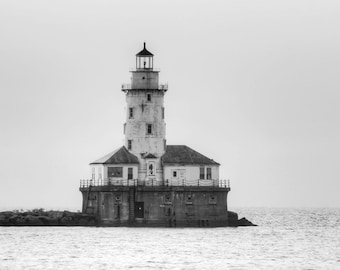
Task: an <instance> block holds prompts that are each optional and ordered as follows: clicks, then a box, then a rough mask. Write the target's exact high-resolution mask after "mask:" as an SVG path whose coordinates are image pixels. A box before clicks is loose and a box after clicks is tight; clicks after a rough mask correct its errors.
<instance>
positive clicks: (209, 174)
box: [207, 168, 211, 180]
mask: <svg viewBox="0 0 340 270" xmlns="http://www.w3.org/2000/svg"><path fill="white" fill-rule="evenodd" d="M207 179H209V180H210V179H211V168H207Z"/></svg>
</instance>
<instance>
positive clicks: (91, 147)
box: [0, 0, 340, 210]
mask: <svg viewBox="0 0 340 270" xmlns="http://www.w3.org/2000/svg"><path fill="white" fill-rule="evenodd" d="M144 41H145V42H146V43H147V48H148V49H149V50H150V51H151V52H152V53H153V54H154V55H155V57H154V62H155V66H156V67H158V68H160V69H161V73H160V80H161V82H163V83H168V84H169V90H168V92H167V94H166V96H165V108H166V123H167V142H168V144H186V145H188V146H190V147H191V148H193V149H195V150H197V151H198V152H200V153H202V154H204V155H206V156H208V157H210V158H213V159H214V160H216V161H218V162H219V163H221V168H220V176H221V178H222V179H230V181H231V192H230V194H229V201H228V202H229V208H230V209H232V208H233V207H237V206H267V207H271V206H282V207H291V206H296V207H300V206H304V207H315V206H317V207H329V206H330V207H339V206H340V195H339V190H340V172H339V170H340V158H339V153H340V106H339V104H340V94H339V90H340V79H339V78H340V76H339V71H340V3H339V1H337V0H334V1H330V0H322V1H321V0H320V1H313V0H303V1H301V0H281V1H273V0H259V1H254V0H244V1H236V0H235V1H227V0H223V1H211V0H209V1H208V0H207V1H197V0H196V1H183V0H182V1H174V0H171V1H159V0H157V1H138V0H134V1H126V0H124V1H102V0H96V1H84V0H82V1H80V0H78V1H72V0H67V1H66V0H58V1H43V0H41V1H27V0H25V1H15V0H10V1H6V0H1V1H0V123H1V126H0V164H1V165H0V168H1V169H0V210H3V209H16V208H23V209H29V208H33V207H43V208H47V209H51V208H54V209H74V210H75V209H80V208H81V200H82V198H81V193H80V192H79V180H80V179H89V178H90V176H91V172H90V168H89V166H88V164H89V163H90V162H92V161H94V160H96V159H97V158H99V157H101V156H103V155H105V154H107V153H108V152H110V151H112V150H114V149H116V148H118V147H120V146H121V145H122V144H123V138H124V137H123V123H124V122H125V96H124V93H123V92H121V88H120V87H121V84H122V83H129V80H130V74H129V69H130V68H133V67H134V65H135V54H136V53H137V52H139V51H140V50H141V49H142V46H143V42H144Z"/></svg>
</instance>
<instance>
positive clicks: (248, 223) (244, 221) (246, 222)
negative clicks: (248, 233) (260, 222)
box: [238, 217, 257, 226]
mask: <svg viewBox="0 0 340 270" xmlns="http://www.w3.org/2000/svg"><path fill="white" fill-rule="evenodd" d="M238 226H257V225H255V224H253V223H252V222H251V221H249V220H248V219H246V218H245V217H243V218H241V219H239V220H238Z"/></svg>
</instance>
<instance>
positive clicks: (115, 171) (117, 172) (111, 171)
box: [107, 167, 123, 177]
mask: <svg viewBox="0 0 340 270" xmlns="http://www.w3.org/2000/svg"><path fill="white" fill-rule="evenodd" d="M107 175H108V177H123V167H108V168H107Z"/></svg>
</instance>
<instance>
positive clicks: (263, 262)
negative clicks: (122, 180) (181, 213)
mask: <svg viewBox="0 0 340 270" xmlns="http://www.w3.org/2000/svg"><path fill="white" fill-rule="evenodd" d="M231 210H234V211H236V212H238V213H239V217H240V218H241V217H243V216H245V217H246V218H248V219H249V220H251V221H252V222H254V223H256V224H258V225H259V226H258V227H240V228H210V229H209V228H208V229H206V228H205V229H201V228H197V229H196V228H89V227H0V269H1V270H5V269H10V270H12V269H340V209H338V208H318V209H313V208H296V209H283V208H276V209H274V208H240V209H231Z"/></svg>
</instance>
